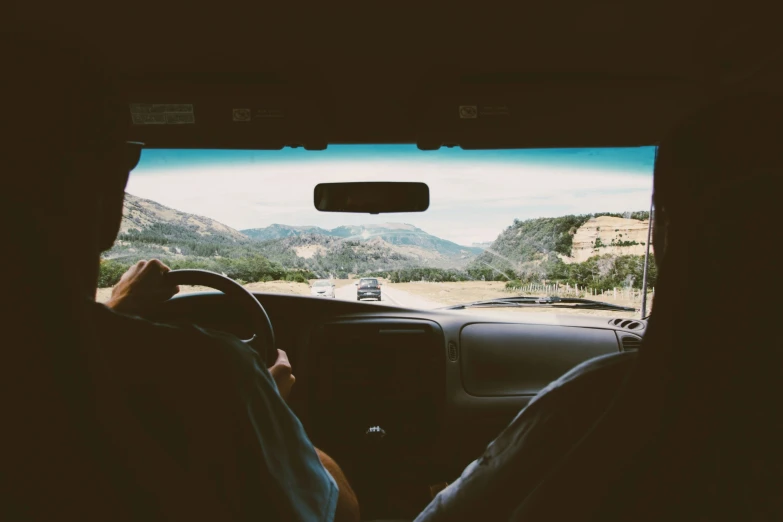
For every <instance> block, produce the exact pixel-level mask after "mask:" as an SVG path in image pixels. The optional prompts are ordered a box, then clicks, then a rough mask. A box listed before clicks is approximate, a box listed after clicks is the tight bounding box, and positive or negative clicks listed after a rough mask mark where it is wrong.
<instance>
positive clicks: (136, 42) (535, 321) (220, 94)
mask: <svg viewBox="0 0 783 522" xmlns="http://www.w3.org/2000/svg"><path fill="white" fill-rule="evenodd" d="M25 9H29V8H25ZM25 9H22V10H20V11H19V13H18V15H19V17H18V19H19V20H20V21H19V22H18V24H19V25H18V26H16V27H14V28H12V29H14V30H18V29H19V28H21V27H24V28H25V30H28V29H27V28H29V30H30V31H33V32H34V33H35V34H40V35H41V36H42V37H46V38H55V39H56V38H67V39H69V40H71V41H80V42H82V43H83V45H85V46H87V47H90V48H92V49H96V50H97V51H98V52H100V53H103V54H105V55H106V56H108V57H110V61H111V63H112V64H114V65H116V67H117V68H118V70H119V72H120V73H121V75H122V77H123V79H124V80H125V82H126V85H127V86H128V93H127V95H128V98H129V100H131V101H132V102H134V103H139V104H145V103H160V102H165V103H187V104H192V105H193V106H194V107H195V114H196V116H195V118H196V121H195V124H191V125H132V126H131V129H130V136H129V139H131V140H134V141H140V142H144V143H145V146H146V147H147V148H162V149H181V148H206V149H220V148H225V149H271V150H277V149H283V148H285V147H303V148H305V149H307V150H309V151H311V152H310V153H311V154H318V153H319V152H318V151H319V150H323V149H324V148H327V147H328V146H329V145H332V144H360V143H366V144H395V143H415V144H416V145H417V146H418V147H419V149H421V150H432V149H437V148H439V147H462V148H465V149H502V148H549V147H563V148H565V147H634V146H648V145H655V144H656V143H657V142H658V140H659V139H660V138H661V136H662V134H663V133H664V132H665V131H666V130H667V129H668V128H669V127H671V125H672V124H673V123H674V122H675V121H677V119H678V118H680V117H681V116H682V115H683V114H685V113H686V112H688V111H690V110H693V109H695V108H697V107H699V106H701V105H704V104H706V103H709V102H710V101H711V100H715V99H718V98H720V97H722V96H725V95H727V94H730V93H733V92H738V91H742V90H745V89H764V90H769V91H780V89H781V87H783V82H781V77H780V75H779V73H778V71H779V70H780V69H779V67H780V61H779V60H780V55H779V54H778V47H779V31H777V30H776V29H777V28H776V27H773V26H772V25H771V24H773V23H774V21H773V18H774V17H772V16H764V14H763V13H762V12H761V11H758V10H755V9H752V8H750V7H748V6H745V5H744V4H743V5H742V6H737V5H734V6H732V7H731V8H730V9H726V10H723V9H718V8H717V7H716V6H713V5H712V4H711V3H708V2H689V3H681V2H673V1H668V0H663V1H660V2H657V3H654V4H651V5H649V6H648V7H647V8H645V9H640V8H639V6H636V5H631V4H629V3H622V2H601V3H598V4H592V3H569V5H567V6H562V5H559V4H558V5H556V4H550V3H534V4H531V3H528V4H524V5H516V4H513V5H512V4H511V3H505V4H499V3H498V4H495V3H492V2H490V3H479V4H475V5H474V6H472V7H471V8H469V9H461V8H457V7H456V5H452V6H449V7H445V6H444V7H436V6H431V7H430V6H428V5H427V6H425V5H417V6H416V7H415V8H413V6H411V7H410V8H403V7H402V6H400V7H395V8H391V7H380V6H378V7H376V6H369V5H368V4H362V5H356V6H355V7H353V8H348V7H339V8H338V7H333V6H331V5H327V4H321V5H320V6H318V7H313V8H310V7H307V8H303V9H301V10H300V9H298V8H296V9H295V8H294V7H293V6H291V7H288V6H283V5H280V6H271V5H255V6H245V7H242V8H237V9H230V8H228V7H224V6H221V5H211V6H210V7H209V8H205V9H204V10H202V9H201V8H196V7H194V8H192V9H191V8H188V9H179V8H174V7H168V6H165V5H157V6H156V7H155V9H154V10H152V11H147V10H145V9H141V8H138V9H137V8H134V9H133V10H129V11H127V12H125V13H124V14H123V15H122V16H120V17H111V19H110V21H107V20H105V19H102V18H100V16H99V11H98V10H93V9H91V8H89V7H88V6H80V7H75V6H71V5H67V4H60V5H51V6H47V7H46V8H45V9H43V10H42V11H40V10H38V11H35V12H32V10H31V9H30V10H29V12H26V11H25ZM294 11H296V12H294ZM65 20H67V22H64V21H65ZM99 20H103V21H101V22H100V23H98V22H99ZM4 23H5V22H4ZM467 104H469V105H476V106H504V107H508V108H510V111H509V113H508V114H509V115H508V116H507V117H504V118H496V119H486V120H480V119H477V120H473V119H462V118H459V117H458V112H457V107H458V106H461V105H467ZM237 106H242V107H251V108H253V110H256V111H262V112H263V111H266V112H265V114H278V115H280V116H281V117H269V118H258V119H256V120H254V121H253V123H252V124H247V125H238V124H237V122H236V121H235V120H233V119H232V109H233V108H235V107H237ZM323 181H324V182H328V181H329V180H323ZM255 297H256V298H257V300H258V302H260V304H261V305H263V309H264V310H265V311H266V313H267V314H268V317H269V321H270V322H271V324H272V326H273V328H274V337H275V342H276V345H277V346H278V347H281V348H284V349H285V350H286V351H287V353H288V355H289V358H290V360H291V363H292V366H293V368H294V372H295V374H296V386H295V387H294V389H293V392H292V395H291V398H290V401H289V402H290V406H291V408H292V409H293V410H294V411H295V413H296V414H297V415H298V417H299V418H300V419H301V421H302V423H303V425H304V427H305V429H306V431H307V433H308V435H309V436H310V438H311V439H312V441H313V443H314V444H315V445H316V446H317V447H319V448H321V449H323V450H324V451H325V452H327V453H328V454H329V455H331V456H332V457H333V458H334V459H335V460H336V461H337V462H338V463H339V464H340V466H341V467H342V468H343V470H344V471H345V473H346V475H347V477H348V479H349V480H350V482H351V484H353V485H354V488H355V490H356V493H357V496H358V498H359V501H360V504H361V511H362V518H363V519H366V520H373V519H383V518H387V519H388V518H413V517H415V515H416V514H417V513H418V512H419V511H420V510H421V509H422V508H423V506H424V505H426V503H427V502H428V501H429V500H430V499H431V496H430V489H429V487H430V486H433V485H436V484H440V483H443V482H451V481H453V480H454V479H455V478H456V477H458V476H459V474H460V473H461V471H462V470H463V469H464V468H465V466H466V465H467V464H469V463H470V462H471V461H472V460H474V459H475V458H476V457H478V456H479V455H480V454H481V452H482V451H483V449H484V448H485V447H486V445H487V444H488V443H489V442H490V441H491V440H492V439H493V438H494V437H495V436H496V435H497V434H498V433H499V432H500V431H501V430H502V429H503V428H504V427H505V426H506V425H507V424H508V422H509V421H510V420H511V419H512V418H513V417H514V416H515V415H516V414H517V413H518V412H519V410H520V409H521V408H523V407H524V406H525V405H526V404H527V403H528V401H529V400H530V399H531V398H532V397H533V396H535V394H536V393H537V392H538V391H539V390H541V389H542V388H544V387H545V386H546V385H547V384H548V383H550V382H551V381H553V380H555V379H557V378H558V377H559V376H561V375H562V374H563V373H565V372H567V371H568V370H569V369H571V368H573V367H574V366H575V365H577V364H579V363H581V362H583V361H585V360H588V359H590V358H593V357H595V356H599V355H603V354H609V353H617V352H621V351H633V350H637V349H638V348H639V345H640V343H641V339H642V338H643V336H644V333H645V328H646V326H647V322H646V321H645V320H642V319H639V320H626V319H619V318H618V319H615V318H606V317H585V316H576V315H571V316H569V315H558V316H557V318H558V320H557V321H556V322H553V321H548V322H544V321H541V320H540V318H539V317H538V316H534V315H531V316H529V317H528V316H525V315H520V319H519V320H517V321H512V320H508V321H501V320H494V319H493V320H488V319H487V318H486V316H482V315H476V316H473V315H470V314H469V313H464V312H456V311H447V310H437V311H433V310H428V311H422V310H414V309H404V308H399V307H395V306H389V305H388V304H387V303H378V304H374V303H373V304H369V303H363V302H343V301H337V300H335V301H333V300H321V299H316V298H310V297H299V296H285V295H273V294H263V293H257V294H255ZM148 315H149V317H150V318H152V319H155V320H159V321H174V322H182V321H187V322H193V323H196V324H199V325H202V326H205V327H210V328H215V329H218V330H222V331H227V332H230V333H233V334H235V335H237V336H238V337H239V338H241V339H249V338H251V337H252V336H253V334H257V333H258V332H257V331H256V330H257V325H258V322H257V321H256V320H255V319H253V317H251V316H252V313H251V312H250V311H249V310H248V308H247V307H246V306H244V305H243V304H242V303H241V302H240V300H239V299H237V298H236V297H235V296H231V295H228V294H223V293H220V292H214V293H199V294H189V295H184V296H178V297H175V298H173V299H171V300H170V301H168V302H166V303H164V304H163V305H161V306H160V307H159V308H158V309H154V310H152V309H151V310H149V313H148Z"/></svg>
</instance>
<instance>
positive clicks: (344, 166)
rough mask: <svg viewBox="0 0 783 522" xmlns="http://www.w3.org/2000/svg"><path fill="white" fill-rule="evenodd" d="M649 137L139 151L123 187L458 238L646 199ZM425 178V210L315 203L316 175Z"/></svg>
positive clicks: (643, 204)
mask: <svg viewBox="0 0 783 522" xmlns="http://www.w3.org/2000/svg"><path fill="white" fill-rule="evenodd" d="M654 155H655V149H654V148H653V147H640V148H626V149H549V150H540V149H539V150H488V151H464V150H462V149H459V148H454V149H446V148H442V149H440V150H438V151H426V152H425V151H420V150H418V149H417V148H416V146H415V145H373V146H367V145H353V146H351V145H342V146H330V147H329V148H328V149H327V150H325V151H305V150H303V149H283V150H279V151H236V150H232V151H223V150H219V151H218V150H145V151H144V152H143V154H142V158H141V161H140V163H139V166H138V167H137V168H136V170H134V172H133V173H132V174H131V178H130V181H129V183H128V188H127V191H128V192H129V193H131V194H134V195H136V196H139V197H143V198H147V199H152V200H154V201H157V202H159V203H161V204H163V205H166V206H169V207H172V208H175V209H177V210H182V211H185V212H190V213H194V214H199V215H203V216H207V217H210V218H213V219H216V220H217V221H220V222H222V223H225V224H226V225H229V226H231V227H234V228H237V229H244V228H260V227H265V226H269V225H271V224H273V223H280V224H287V225H317V226H321V227H324V228H333V227H336V226H340V225H346V224H347V225H358V224H365V223H382V222H402V223H410V224H412V225H415V226H418V227H419V228H422V229H424V230H425V231H427V232H429V233H431V234H434V235H436V236H439V237H443V238H445V239H449V240H451V241H455V242H457V243H461V244H471V243H474V242H484V241H492V240H493V239H495V237H497V235H498V234H499V233H500V231H501V230H503V229H504V228H505V227H507V226H508V225H509V224H511V223H512V221H513V220H514V219H527V218H533V217H551V216H560V215H565V214H575V213H579V214H582V213H589V212H622V211H625V210H646V209H648V208H649V206H650V195H651V192H652V171H653V160H654ZM338 181H424V182H426V183H427V184H428V185H429V186H430V197H431V202H430V208H429V210H427V211H426V212H423V213H405V214H386V215H381V216H370V215H360V214H335V213H324V212H318V211H317V210H315V208H314V207H313V202H312V191H313V187H314V186H315V185H316V184H317V183H324V182H338Z"/></svg>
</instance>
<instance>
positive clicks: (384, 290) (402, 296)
mask: <svg viewBox="0 0 783 522" xmlns="http://www.w3.org/2000/svg"><path fill="white" fill-rule="evenodd" d="M335 298H336V299H341V300H343V301H356V286H355V285H354V284H353V283H352V282H349V283H347V284H345V285H343V286H338V287H337V288H336V289H335ZM362 302H364V303H376V304H388V305H392V306H400V307H403V308H417V309H420V310H431V309H433V308H441V307H442V306H445V305H444V304H443V303H440V302H437V301H432V300H429V299H427V298H425V297H421V296H418V295H415V294H412V293H410V292H407V291H405V290H401V289H399V288H395V287H394V285H389V284H382V285H381V300H380V301H371V300H367V299H364V300H362Z"/></svg>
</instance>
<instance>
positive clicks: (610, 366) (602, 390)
mask: <svg viewBox="0 0 783 522" xmlns="http://www.w3.org/2000/svg"><path fill="white" fill-rule="evenodd" d="M636 359H637V352H622V353H613V354H607V355H602V356H599V357H594V358H592V359H589V360H587V361H585V362H583V363H581V364H579V365H577V366H575V367H574V368H572V369H571V370H569V371H568V372H566V373H565V374H563V375H562V376H561V377H560V378H559V379H557V380H555V381H552V382H551V383H550V384H549V385H548V386H547V387H546V388H544V389H543V390H541V391H540V392H539V394H538V396H537V397H536V401H543V402H550V401H562V400H564V399H571V400H575V401H580V400H585V401H593V400H599V401H600V400H603V398H604V397H607V396H611V395H613V394H614V393H615V392H616V391H617V390H618V389H619V388H620V386H621V385H622V383H623V382H624V380H625V378H626V376H627V375H628V373H629V372H630V371H631V369H632V368H633V365H634V364H635V362H636Z"/></svg>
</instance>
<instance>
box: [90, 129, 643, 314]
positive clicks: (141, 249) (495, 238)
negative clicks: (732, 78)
mask: <svg viewBox="0 0 783 522" xmlns="http://www.w3.org/2000/svg"><path fill="white" fill-rule="evenodd" d="M654 154H655V149H654V147H639V148H622V149H560V150H557V149H556V150H502V151H501V150H485V151H465V150H462V149H458V148H442V149H440V150H437V151H420V150H418V149H417V147H416V146H415V145H387V146H367V145H354V146H348V145H344V146H329V147H328V148H327V149H326V150H324V151H305V150H303V149H284V150H278V151H224V150H219V151H217V150H144V151H143V154H142V157H141V161H140V163H139V165H138V167H137V168H136V169H135V170H134V171H133V173H132V174H131V177H130V180H129V182H128V186H127V194H126V201H125V215H124V218H123V221H122V229H121V233H120V235H119V237H118V239H117V241H116V243H115V245H114V247H113V248H112V249H111V250H109V251H107V252H105V253H104V254H103V262H102V264H101V275H100V286H101V287H103V288H104V290H101V291H99V299H100V298H101V296H104V298H105V297H107V296H108V293H107V290H105V288H109V287H111V285H113V284H115V283H116V281H117V279H118V278H119V276H120V275H121V274H122V273H123V271H124V270H125V269H126V268H127V267H128V266H130V265H131V264H132V263H133V262H135V261H137V260H139V259H149V258H153V257H157V258H160V259H162V260H163V261H164V262H166V263H167V264H168V265H169V266H171V267H172V268H174V269H176V268H202V269H206V270H213V271H215V272H218V273H223V274H225V275H227V276H229V277H231V278H233V279H235V280H237V281H239V282H240V283H242V284H243V285H246V286H247V288H248V289H250V290H252V291H259V292H277V293H294V294H302V295H310V290H309V287H310V284H313V283H314V281H316V280H319V279H323V280H331V282H329V281H318V282H316V283H314V284H315V285H317V286H321V285H331V284H332V283H334V285H335V298H338V299H346V300H356V299H357V287H359V286H360V284H359V283H360V281H361V279H362V278H366V277H369V278H373V281H375V282H376V283H378V282H380V283H382V290H383V292H382V296H381V298H380V300H379V301H376V302H380V303H382V304H386V305H398V306H403V307H411V308H419V309H432V308H442V307H448V306H454V305H463V304H466V303H473V302H476V301H487V300H493V299H498V298H507V297H514V296H539V297H546V296H550V297H555V296H558V297H561V298H566V297H572V298H583V299H590V300H596V301H601V302H607V303H611V304H614V305H621V306H625V307H630V308H633V309H635V310H636V311H634V312H625V311H621V312H618V311H616V310H606V311H602V310H594V309H590V310H577V309H575V310H573V311H570V310H564V309H563V308H555V307H553V306H551V305H547V304H546V302H548V301H545V300H537V301H536V302H532V301H531V302H530V303H531V306H525V307H524V310H517V309H514V310H507V311H508V312H510V313H519V312H520V311H523V312H541V313H580V314H591V315H595V314H599V315H607V316H609V317H639V312H638V310H639V309H640V308H641V301H642V297H643V296H642V286H643V279H644V264H645V254H646V253H647V247H648V245H647V243H648V242H649V239H648V229H649V226H650V221H649V218H650V215H649V210H650V198H651V191H652V170H653V159H654ZM347 181H421V182H425V183H427V184H428V186H429V188H430V198H431V200H430V207H429V209H428V210H427V211H426V212H421V213H404V214H382V215H364V214H344V213H331V212H319V211H317V210H316V209H315V208H314V206H313V188H314V187H315V185H316V184H318V183H328V182H347ZM649 260H650V263H649V264H650V270H649V274H648V277H647V285H648V303H647V310H648V313H649V310H650V307H651V297H652V292H653V290H654V287H655V279H656V271H655V267H654V263H653V262H652V252H650V257H649ZM365 284H366V283H365V281H361V286H365ZM375 286H377V285H375ZM183 291H185V290H183ZM358 298H360V299H361V296H358ZM369 302H372V301H369ZM466 310H469V311H470V312H471V313H474V312H476V313H478V312H480V313H499V312H501V311H503V310H500V307H497V308H496V307H494V306H493V307H492V309H491V310H485V309H481V310H479V309H478V308H475V307H473V308H471V307H468V308H466Z"/></svg>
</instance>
